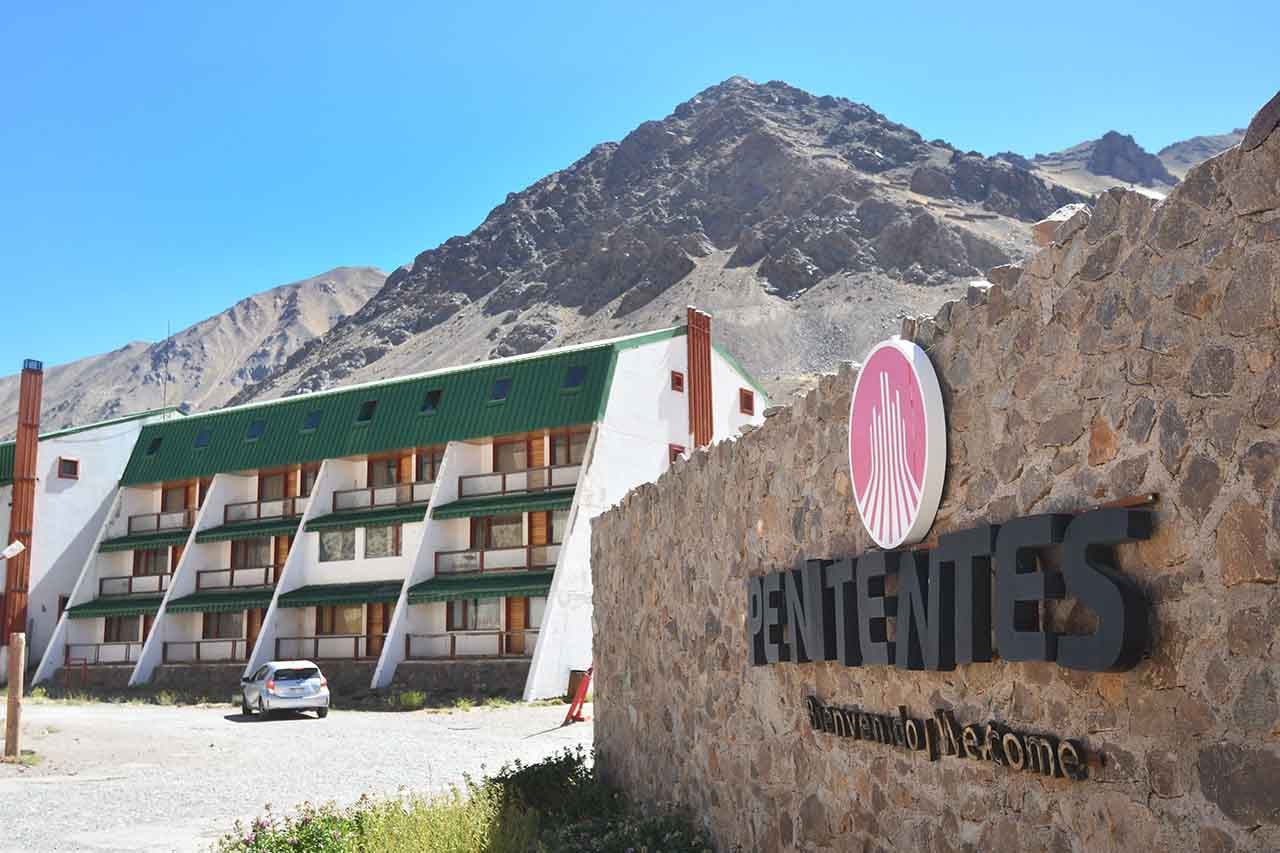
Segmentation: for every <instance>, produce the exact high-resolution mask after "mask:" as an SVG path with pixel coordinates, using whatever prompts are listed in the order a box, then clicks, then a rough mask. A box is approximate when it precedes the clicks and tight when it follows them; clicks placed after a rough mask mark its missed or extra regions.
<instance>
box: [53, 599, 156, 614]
mask: <svg viewBox="0 0 1280 853" xmlns="http://www.w3.org/2000/svg"><path fill="white" fill-rule="evenodd" d="M163 598H164V596H160V595H122V596H120V597H118V598H95V599H94V600H93V601H86V602H85V603H84V604H77V605H75V606H74V607H68V608H67V616H69V617H71V618H72V619H94V618H97V617H99V616H137V615H139V614H142V613H146V614H151V613H155V612H156V611H157V610H159V609H160V601H161V600H162V599H163Z"/></svg>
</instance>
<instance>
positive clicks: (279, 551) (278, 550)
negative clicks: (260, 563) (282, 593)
mask: <svg viewBox="0 0 1280 853" xmlns="http://www.w3.org/2000/svg"><path fill="white" fill-rule="evenodd" d="M291 547H293V537H292V536H277V537H276V547H275V555H274V559H273V560H272V561H271V565H272V569H271V578H270V582H271V583H272V584H277V583H279V582H280V573H281V572H282V571H284V562H285V560H287V559H289V549H290V548H291Z"/></svg>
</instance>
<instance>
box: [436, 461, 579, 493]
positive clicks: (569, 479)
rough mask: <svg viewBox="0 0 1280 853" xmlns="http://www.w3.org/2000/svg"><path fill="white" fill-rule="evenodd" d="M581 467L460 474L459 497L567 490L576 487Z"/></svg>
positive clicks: (555, 466) (552, 467)
mask: <svg viewBox="0 0 1280 853" xmlns="http://www.w3.org/2000/svg"><path fill="white" fill-rule="evenodd" d="M581 470H582V466H581V465H548V466H546V467H544V468H529V469H527V470H524V471H495V472H494V473H492V474H463V475H462V476H461V477H459V478H458V497H460V498H477V497H483V496H485V495H507V494H516V493H520V492H542V491H546V490H548V489H570V488H573V487H574V486H576V485H577V484H578V472H579V471H581Z"/></svg>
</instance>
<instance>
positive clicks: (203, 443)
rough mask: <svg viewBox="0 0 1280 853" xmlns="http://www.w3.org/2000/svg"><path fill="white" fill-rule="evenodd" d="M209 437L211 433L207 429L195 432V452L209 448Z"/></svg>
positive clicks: (203, 428)
mask: <svg viewBox="0 0 1280 853" xmlns="http://www.w3.org/2000/svg"><path fill="white" fill-rule="evenodd" d="M210 435H211V433H210V432H209V428H208V427H201V428H200V429H199V430H197V431H196V441H195V448H196V450H204V449H205V448H206V447H208V446H209V436H210Z"/></svg>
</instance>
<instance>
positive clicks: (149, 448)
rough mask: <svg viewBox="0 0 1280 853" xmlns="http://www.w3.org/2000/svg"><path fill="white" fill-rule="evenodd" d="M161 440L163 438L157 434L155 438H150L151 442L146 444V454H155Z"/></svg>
mask: <svg viewBox="0 0 1280 853" xmlns="http://www.w3.org/2000/svg"><path fill="white" fill-rule="evenodd" d="M162 441H164V439H163V438H162V437H161V436H158V435H157V436H156V437H155V438H153V439H151V443H150V444H148V445H147V455H148V456H155V455H156V451H157V450H159V449H160V442H162Z"/></svg>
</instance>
